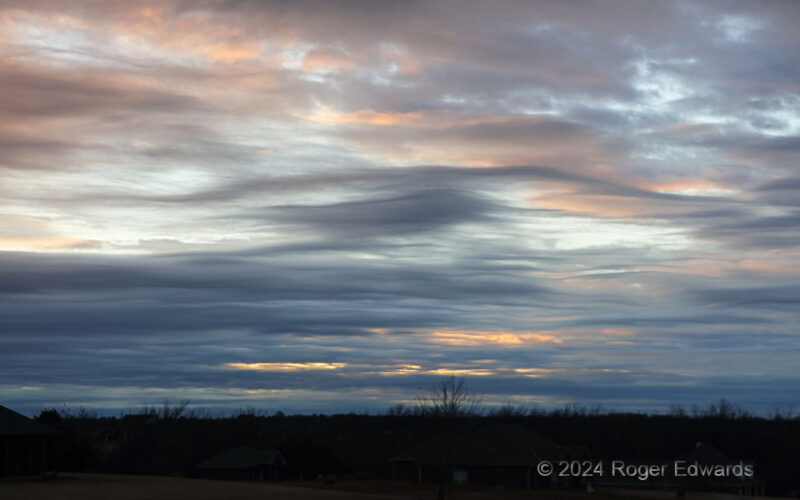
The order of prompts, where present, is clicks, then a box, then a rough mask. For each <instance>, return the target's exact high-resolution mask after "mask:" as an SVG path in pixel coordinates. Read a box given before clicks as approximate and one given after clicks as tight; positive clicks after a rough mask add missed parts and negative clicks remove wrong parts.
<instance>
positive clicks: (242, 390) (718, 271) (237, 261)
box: [0, 0, 800, 413]
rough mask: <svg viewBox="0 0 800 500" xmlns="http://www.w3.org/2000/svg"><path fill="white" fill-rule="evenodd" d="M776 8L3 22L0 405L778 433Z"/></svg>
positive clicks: (17, 9) (784, 304) (521, 6)
mask: <svg viewBox="0 0 800 500" xmlns="http://www.w3.org/2000/svg"><path fill="white" fill-rule="evenodd" d="M797 26H800V2H796V1H789V0H787V1H777V0H776V1H765V2H753V1H738V2H737V1H707V2H702V1H700V2H698V1H688V0H687V1H647V0H636V1H633V0H631V1H626V0H619V1H610V0H609V1H597V2H573V1H560V0H559V1H557V0H552V1H546V0H542V1H534V2H530V1H499V2H486V1H479V0H464V1H457V2H456V1H450V0H443V1H418V0H411V1H400V2H398V1H390V0H375V1H367V0H352V1H346V0H325V1H322V0H316V1H313V0H295V1H291V2H287V1H269V0H267V1H222V0H203V1H171V2H167V1H158V0H153V1H148V0H141V1H140V0H132V1H99V0H98V1H88V0H87V1H70V2H54V1H52V0H25V1H17V0H9V1H4V2H2V3H1V4H0V404H3V405H5V406H9V407H12V408H15V409H18V410H22V411H27V412H34V411H37V410H39V409H42V408H50V407H56V408H78V407H85V408H90V409H96V410H98V411H108V412H111V411H125V410H127V409H136V408H141V407H142V406H144V405H152V404H158V403H160V402H163V401H166V400H169V401H179V400H187V399H188V400H189V401H190V402H191V406H192V407H196V408H208V409H212V410H214V411H235V410H236V409H240V408H248V407H252V408H255V409H258V410H262V411H267V412H271V411H277V410H281V411H284V412H303V413H309V412H350V411H356V412H362V411H368V412H378V411H383V410H385V409H387V408H388V407H390V406H391V405H394V404H406V405H411V406H413V405H414V402H415V399H416V397H417V395H418V394H419V392H420V389H421V388H422V389H427V388H429V387H431V386H432V384H435V383H436V382H438V381H441V380H442V379H443V378H444V377H447V376H450V375H455V376H464V377H466V382H467V385H468V387H470V388H471V389H472V390H474V391H475V392H477V393H480V394H483V401H484V405H485V406H487V407H491V406H494V405H503V404H512V405H517V406H526V407H530V406H538V407H543V408H556V407H560V406H563V405H567V404H577V405H585V406H594V405H602V407H603V408H606V409H609V410H625V411H646V412H663V411H668V410H669V409H670V408H671V407H672V405H677V404H680V405H684V406H687V407H690V406H691V405H700V406H707V405H708V404H710V403H713V402H715V401H718V400H719V399H720V398H726V399H728V400H729V401H731V402H732V403H734V404H738V405H741V406H742V407H744V408H746V409H748V410H751V411H759V412H767V411H771V410H773V409H792V408H797V407H798V406H800V363H798V362H797V360H798V359H800V331H798V325H800V164H798V159H800V56H798V54H800V31H798V30H797Z"/></svg>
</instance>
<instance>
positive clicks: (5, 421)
mask: <svg viewBox="0 0 800 500" xmlns="http://www.w3.org/2000/svg"><path fill="white" fill-rule="evenodd" d="M55 432H56V431H55V430H53V429H51V428H50V427H47V426H46V425H43V424H40V423H39V422H37V421H36V420H33V419H30V418H28V417H26V416H25V415H21V414H19V413H17V412H15V411H13V410H9V409H8V408H6V407H5V406H1V405H0V436H21V435H31V434H52V433H55Z"/></svg>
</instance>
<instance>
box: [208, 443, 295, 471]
mask: <svg viewBox="0 0 800 500" xmlns="http://www.w3.org/2000/svg"><path fill="white" fill-rule="evenodd" d="M285 464H286V460H284V459H283V456H282V455H281V452H279V451H278V450H257V449H255V448H253V447H252V446H239V447H236V448H231V449H229V450H225V451H223V452H222V453H220V454H218V455H214V456H213V457H211V458H209V459H208V460H206V461H205V462H201V463H199V464H197V467H198V468H200V469H252V468H255V467H258V466H261V465H285Z"/></svg>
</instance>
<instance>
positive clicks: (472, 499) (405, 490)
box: [0, 474, 753, 500]
mask: <svg viewBox="0 0 800 500" xmlns="http://www.w3.org/2000/svg"><path fill="white" fill-rule="evenodd" d="M266 498H275V499H285V500H312V499H354V500H401V499H402V500H434V499H435V498H436V491H435V487H434V486H433V485H425V486H423V487H420V486H418V485H413V484H408V483H396V482H390V481H353V482H341V483H337V484H336V485H333V486H330V485H324V484H322V483H319V482H313V481H309V482H308V483H280V484H270V483H246V482H230V481H208V480H200V479H185V478H177V477H153V476H123V475H111V474H108V475H106V474H61V475H60V476H58V477H56V478H51V479H48V480H47V481H43V482H18V483H0V499H2V500H107V499H108V500H111V499H113V500H256V499H258V500H263V499H266ZM447 498H448V499H463V500H494V499H498V500H500V499H504V500H525V499H544V500H617V499H623V498H641V499H650V500H662V499H663V500H666V499H673V498H675V494H674V493H668V492H654V491H649V492H646V491H625V492H616V493H611V492H596V493H585V492H554V491H505V490H500V489H473V488H464V487H453V488H451V489H449V490H448V495H447ZM685 498H689V499H694V500H712V499H713V500H717V499H732V498H736V497H735V496H730V495H711V494H704V495H700V494H698V495H692V494H688V495H686V497H685ZM750 498H753V497H750Z"/></svg>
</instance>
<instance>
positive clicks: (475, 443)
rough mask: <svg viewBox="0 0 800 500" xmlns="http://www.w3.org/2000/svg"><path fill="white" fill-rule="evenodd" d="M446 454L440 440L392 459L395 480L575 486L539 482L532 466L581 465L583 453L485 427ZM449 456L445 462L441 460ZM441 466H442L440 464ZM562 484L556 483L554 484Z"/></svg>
mask: <svg viewBox="0 0 800 500" xmlns="http://www.w3.org/2000/svg"><path fill="white" fill-rule="evenodd" d="M450 448H451V449H450V450H449V452H446V453H443V442H442V439H436V438H435V439H431V440H429V441H426V442H423V443H422V444H420V445H419V446H417V447H416V448H414V449H412V450H410V451H408V452H406V453H404V454H401V455H400V456H398V457H394V458H392V459H391V461H392V466H393V474H394V478H395V479H401V480H402V479H406V480H411V481H414V482H418V483H423V482H433V481H437V480H438V477H439V474H440V473H441V472H442V470H444V471H445V473H447V474H448V478H447V480H448V482H454V483H470V484H479V485H485V486H501V487H510V488H555V487H570V486H578V484H574V485H573V484H569V483H568V482H567V481H568V480H567V479H565V478H557V477H556V478H552V477H543V476H541V475H539V474H538V473H537V471H536V466H537V465H538V464H539V462H541V461H543V460H547V461H550V462H551V463H554V464H556V463H558V461H560V460H586V459H588V458H589V453H588V450H587V449H585V448H581V447H575V448H568V447H564V446H559V445H557V444H555V443H553V442H551V441H549V440H547V439H545V438H543V437H541V436H539V435H538V434H536V433H534V432H531V431H529V430H527V429H526V428H524V427H523V426H521V425H511V424H489V425H483V426H480V427H478V428H476V429H473V430H470V431H467V432H464V433H461V434H459V435H458V436H456V437H455V438H454V439H453V440H452V443H451V446H450ZM445 455H449V457H447V458H443V457H444V456H445ZM443 462H446V463H445V464H443ZM559 480H561V482H559Z"/></svg>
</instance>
